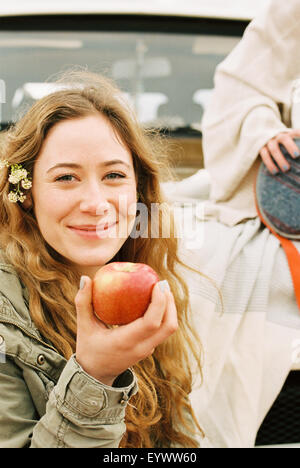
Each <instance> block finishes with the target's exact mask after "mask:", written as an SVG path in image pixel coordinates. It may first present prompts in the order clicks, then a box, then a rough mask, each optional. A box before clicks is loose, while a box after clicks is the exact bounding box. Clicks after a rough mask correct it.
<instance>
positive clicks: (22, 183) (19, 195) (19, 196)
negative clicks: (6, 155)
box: [0, 159, 32, 203]
mask: <svg viewBox="0 0 300 468" xmlns="http://www.w3.org/2000/svg"><path fill="white" fill-rule="evenodd" d="M4 167H10V174H9V177H8V180H9V182H10V183H11V184H13V185H16V186H17V187H16V188H15V190H11V191H10V192H9V194H8V199H9V201H10V202H12V203H16V202H18V201H19V202H21V203H23V201H24V200H25V199H26V195H24V192H22V191H21V188H23V189H25V190H28V189H30V188H31V186H32V182H31V178H30V177H28V172H27V171H26V169H24V168H23V167H22V164H11V165H10V164H9V163H8V161H7V160H6V159H5V160H2V161H0V169H3V168H4Z"/></svg>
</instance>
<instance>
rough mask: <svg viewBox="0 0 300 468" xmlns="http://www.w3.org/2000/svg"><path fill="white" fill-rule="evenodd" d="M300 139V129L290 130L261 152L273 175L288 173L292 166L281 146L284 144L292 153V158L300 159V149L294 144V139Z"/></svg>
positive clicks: (274, 139) (273, 139)
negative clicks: (281, 172)
mask: <svg viewBox="0 0 300 468" xmlns="http://www.w3.org/2000/svg"><path fill="white" fill-rule="evenodd" d="M297 137H299V138H300V129H298V130H296V129H295V130H294V129H289V130H287V131H286V132H281V133H279V134H278V135H276V136H275V137H274V138H271V140H269V141H268V143H267V144H266V145H265V146H263V147H262V149H261V150H260V153H259V154H260V156H261V158H262V160H263V162H264V163H265V165H266V167H267V169H268V170H269V171H270V172H271V174H277V173H278V172H279V171H280V170H281V171H283V172H286V171H288V170H289V169H290V165H289V163H288V161H287V160H286V158H285V157H284V155H283V154H282V152H281V150H280V147H279V144H282V145H283V146H284V147H285V148H286V150H287V151H288V152H289V153H290V155H291V157H292V158H298V157H300V152H299V148H298V146H297V145H296V143H295V142H294V140H293V139H294V138H297Z"/></svg>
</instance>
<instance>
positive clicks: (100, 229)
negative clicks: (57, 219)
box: [68, 221, 118, 239]
mask: <svg viewBox="0 0 300 468" xmlns="http://www.w3.org/2000/svg"><path fill="white" fill-rule="evenodd" d="M116 224H118V223H117V221H115V222H114V223H105V224H99V225H97V226H87V227H75V226H68V227H69V229H71V230H72V231H73V232H75V233H76V234H79V235H81V236H83V237H89V238H93V239H99V237H101V234H105V233H107V232H108V231H109V230H110V229H112V228H113V227H114V226H115V225H116Z"/></svg>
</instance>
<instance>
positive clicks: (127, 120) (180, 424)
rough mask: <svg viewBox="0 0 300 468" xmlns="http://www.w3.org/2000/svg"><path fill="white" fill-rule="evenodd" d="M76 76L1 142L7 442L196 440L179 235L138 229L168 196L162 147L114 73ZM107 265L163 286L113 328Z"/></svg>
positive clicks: (1, 382) (152, 443)
mask: <svg viewBox="0 0 300 468" xmlns="http://www.w3.org/2000/svg"><path fill="white" fill-rule="evenodd" d="M72 79H74V83H76V85H75V84H74V86H72V85H70V86H68V87H67V88H65V89H63V90H60V91H57V92H54V93H53V94H50V95H49V96H47V97H44V98H43V99H41V100H40V101H38V102H37V103H36V104H35V105H34V106H33V107H32V108H30V109H29V111H28V112H27V113H26V115H25V116H24V117H23V118H21V119H20V120H19V121H18V122H17V123H16V124H15V125H14V126H13V127H12V128H11V129H10V130H9V131H7V132H6V134H5V135H3V136H2V138H3V140H2V145H1V148H2V154H1V161H2V162H1V165H2V169H1V171H0V172H1V176H0V177H1V179H0V194H1V203H0V223H1V230H0V245H1V248H2V250H1V257H2V258H1V265H0V335H1V344H2V360H1V364H0V445H1V446H2V447H34V448H35V447H91V448H92V447H117V446H121V447H170V446H172V447H198V446H200V445H201V439H202V432H201V429H200V428H199V426H198V424H197V422H196V419H195V417H194V414H193V411H192V408H191V405H190V402H189V397H188V395H189V393H190V391H191V387H192V369H193V362H196V364H197V365H198V370H199V372H201V365H200V355H201V349H200V344H199V339H198V337H196V336H194V332H193V328H192V326H191V325H190V322H189V314H188V311H189V301H188V289H187V286H186V284H185V282H184V281H183V278H182V277H181V276H180V275H179V273H178V268H177V267H178V266H180V263H181V262H180V260H179V258H178V255H177V239H176V237H175V235H174V230H173V229H172V228H171V236H170V238H165V237H161V238H159V237H156V238H151V236H150V234H149V235H148V236H147V235H143V236H136V235H135V236H132V235H130V234H131V232H132V230H133V229H136V228H137V226H136V224H135V221H136V219H137V216H136V213H137V210H136V207H137V205H136V203H137V201H139V202H140V203H143V204H144V205H145V206H146V207H147V213H148V226H150V225H151V222H152V221H153V222H154V220H152V219H151V209H150V208H151V204H152V203H158V204H161V203H162V202H163V198H162V194H161V190H160V175H161V173H162V171H163V169H164V165H163V163H162V158H161V154H160V148H159V147H155V146H154V140H153V138H152V137H151V138H150V137H149V136H147V135H146V134H145V132H144V131H143V130H142V129H141V128H140V127H139V125H138V124H137V122H136V121H135V118H134V116H133V115H132V113H131V111H130V110H129V109H128V108H127V107H126V105H125V104H124V102H123V100H122V97H121V93H120V92H119V91H118V90H117V89H115V87H114V86H113V85H112V84H111V83H109V82H108V81H107V80H106V79H104V78H103V77H100V76H97V75H94V74H89V73H87V72H82V73H75V75H74V76H72V74H71V73H70V74H69V75H68V74H67V75H66V76H64V77H63V81H68V83H70V82H71V81H72ZM78 83H79V85H78ZM158 156H160V157H158ZM120 200H122V203H121V202H120ZM165 208H166V207H165ZM169 215H170V219H172V217H171V212H170V213H169ZM161 220H162V216H161V214H160V216H159V224H161ZM171 224H172V223H171ZM171 227H172V226H171ZM173 227H174V226H173ZM111 261H130V262H142V263H146V264H148V265H150V266H151V267H152V268H154V270H155V271H156V272H157V273H158V275H159V277H160V279H161V280H162V281H161V282H159V283H158V284H157V285H156V286H155V287H154V289H153V294H152V301H151V303H150V305H149V307H148V309H147V311H146V314H145V315H144V317H143V318H140V319H138V320H136V321H134V322H132V323H131V324H128V325H125V326H121V327H118V328H112V329H109V328H106V327H105V326H104V325H103V324H102V323H101V322H100V321H99V320H98V319H97V318H96V317H95V316H94V314H93V308H92V304H91V283H92V279H93V277H94V275H95V273H96V271H97V270H98V269H99V268H100V267H101V266H103V265H105V264H106V263H108V262H111ZM79 284H80V289H78V286H79ZM129 399H130V403H128V402H129ZM125 410H126V414H125ZM124 420H125V424H124Z"/></svg>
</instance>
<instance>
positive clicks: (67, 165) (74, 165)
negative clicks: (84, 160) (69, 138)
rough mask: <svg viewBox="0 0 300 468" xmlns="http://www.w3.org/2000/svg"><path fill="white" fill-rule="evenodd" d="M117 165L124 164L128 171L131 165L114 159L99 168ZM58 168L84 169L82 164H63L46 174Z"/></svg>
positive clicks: (53, 167) (51, 168)
mask: <svg viewBox="0 0 300 468" xmlns="http://www.w3.org/2000/svg"><path fill="white" fill-rule="evenodd" d="M115 164H123V165H124V166H126V167H127V168H128V169H130V165H129V164H127V163H126V162H125V161H122V159H112V160H110V161H105V162H103V163H100V164H98V166H99V167H107V166H113V165H115ZM58 167H71V168H73V169H81V168H82V166H81V165H80V164H77V163H69V162H62V163H58V164H55V166H52V167H50V169H48V170H47V172H46V173H47V174H48V172H51V171H53V169H56V168H58Z"/></svg>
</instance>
